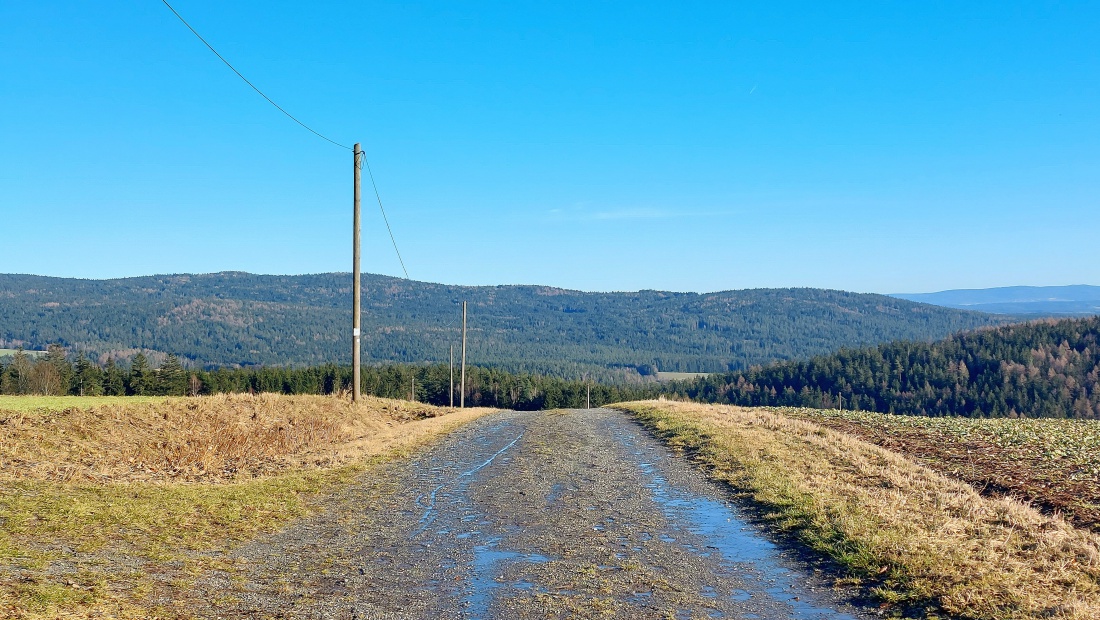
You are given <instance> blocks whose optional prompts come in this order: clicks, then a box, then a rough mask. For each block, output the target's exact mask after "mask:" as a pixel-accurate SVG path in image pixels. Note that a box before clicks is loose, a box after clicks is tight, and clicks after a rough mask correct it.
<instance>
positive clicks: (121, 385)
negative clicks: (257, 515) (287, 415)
mask: <svg viewBox="0 0 1100 620" xmlns="http://www.w3.org/2000/svg"><path fill="white" fill-rule="evenodd" d="M71 357H72V356H70V355H68V354H67V353H66V351H65V350H64V349H62V348H61V347H59V346H57V345H51V346H50V348H49V350H48V351H47V353H46V355H44V356H41V357H39V358H38V359H37V360H32V359H31V358H30V357H29V356H25V355H22V354H21V353H18V352H17V354H16V355H15V356H13V357H12V358H11V359H12V361H11V362H9V363H8V364H6V365H5V364H3V363H0V394H7V395H42V396H60V395H69V396H86V397H92V396H201V395H212V394H228V393H245V394H260V393H275V394H285V395H305V394H315V395H328V394H341V393H346V392H348V391H349V390H350V389H351V382H352V371H351V368H350V367H348V366H337V365H335V364H326V365H321V366H310V367H304V368H279V367H268V368H265V367H260V368H220V369H214V370H202V369H185V368H184V367H183V366H182V365H181V363H180V361H179V359H178V358H177V357H175V356H173V355H169V356H167V358H166V360H165V362H164V363H163V364H161V365H160V367H159V368H154V367H153V366H152V364H151V363H150V362H149V361H148V359H147V358H146V357H145V355H144V354H142V353H138V354H137V355H135V356H134V358H133V360H132V361H131V363H130V364H128V365H125V366H123V365H118V364H115V363H114V360H113V359H108V361H107V363H106V364H105V365H103V366H100V365H98V364H95V363H92V362H91V361H90V360H88V359H87V357H85V356H77V357H76V360H75V361H73V360H71ZM361 375H362V376H361V389H362V391H363V393H364V394H368V395H371V396H377V397H380V398H394V399H403V400H413V401H419V402H424V403H430V404H433V405H438V406H448V405H450V403H451V381H452V376H451V369H450V368H449V367H448V366H446V365H442V364H435V365H430V366H427V365H419V366H417V365H411V364H388V365H385V366H365V367H363V368H362V373H361ZM453 381H454V393H453V397H454V403H455V405H458V404H459V403H460V396H459V387H460V386H459V383H460V373H459V369H458V368H457V367H456V368H455V369H454V376H453ZM659 389H660V387H659V386H658V385H657V384H656V383H649V384H644V385H643V384H627V383H621V384H607V383H595V382H585V381H580V380H566V379H561V378H557V377H549V376H540V375H531V374H520V373H510V372H506V371H503V370H499V369H494V368H484V367H478V366H467V367H466V400H465V402H466V405H467V406H470V407H498V408H505V409H521V410H533V409H555V408H562V407H584V406H585V405H586V404H587V403H588V402H591V403H592V404H593V406H598V405H600V404H604V403H609V402H617V401H623V400H633V399H637V398H649V397H653V396H656V395H657V394H658V392H659ZM589 398H590V399H591V400H590V401H589Z"/></svg>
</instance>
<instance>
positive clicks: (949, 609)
mask: <svg viewBox="0 0 1100 620" xmlns="http://www.w3.org/2000/svg"><path fill="white" fill-rule="evenodd" d="M614 407H615V408H620V409H622V410H624V411H627V412H629V413H631V414H633V415H634V417H635V418H636V419H638V420H639V421H640V422H641V423H642V424H644V425H646V426H647V427H649V428H650V429H652V430H653V431H654V432H656V433H657V434H658V435H659V436H661V437H663V438H664V439H665V440H666V441H667V442H668V443H669V444H670V445H672V446H673V447H676V448H678V449H681V450H683V451H685V452H687V453H689V454H691V455H692V456H693V457H694V458H695V459H696V460H697V462H699V463H700V465H702V466H704V467H705V468H707V469H708V470H709V471H710V473H711V475H712V477H714V478H715V479H718V480H721V481H724V482H726V483H728V484H729V485H730V487H731V488H732V490H734V491H735V492H737V493H738V494H742V495H744V496H745V497H747V498H749V499H751V501H752V502H753V503H754V504H756V505H757V506H759V507H760V508H761V511H762V513H763V517H764V518H765V519H766V520H768V521H770V522H771V523H774V524H775V525H777V526H778V527H780V528H782V529H784V530H786V531H788V532H790V533H791V534H792V535H794V536H796V537H797V538H799V539H800V540H802V541H803V542H805V543H807V544H809V545H810V546H811V547H813V548H815V549H817V550H818V551H820V552H822V553H825V554H827V555H829V556H831V557H832V558H834V559H835V560H836V561H837V562H838V563H839V564H840V565H842V566H843V567H844V568H845V570H846V571H847V573H848V574H849V575H850V580H851V582H853V583H857V584H860V585H862V586H863V587H865V588H866V589H867V590H868V592H869V593H870V594H871V595H872V596H875V597H877V598H878V599H879V600H880V601H882V605H884V606H885V607H887V608H893V609H895V610H897V611H904V612H908V613H912V614H918V615H923V616H926V617H931V616H932V615H941V616H942V615H946V616H948V617H953V618H968V619H973V620H1014V619H1020V620H1022V619H1033V618H1034V619H1037V618H1067V619H1069V618H1072V619H1079V620H1092V619H1094V618H1098V617H1100V537H1098V536H1097V535H1095V534H1093V533H1091V532H1089V531H1087V530H1084V529H1077V528H1074V527H1072V526H1071V525H1070V524H1068V523H1067V522H1066V521H1065V520H1063V519H1062V518H1061V517H1059V516H1048V515H1044V514H1042V513H1040V512H1039V511H1038V510H1035V509H1034V508H1031V507H1029V506H1026V505H1024V504H1022V503H1020V502H1017V501H1015V500H1012V499H1010V498H986V497H982V496H981V495H979V494H978V492H977V491H976V490H975V489H974V488H973V487H971V486H969V485H967V484H965V483H963V482H960V481H958V480H954V479H952V478H950V477H947V476H945V475H943V474H940V473H938V472H935V471H933V470H932V469H930V468H928V467H925V466H923V465H921V464H920V463H918V462H917V461H914V460H910V459H909V458H907V457H904V456H902V455H899V454H897V453H894V452H891V451H888V450H885V449H883V448H881V447H878V446H875V445H872V444H870V443H868V442H865V441H862V440H860V439H857V438H855V437H853V436H851V435H848V434H845V433H841V432H838V431H836V430H833V429H830V428H827V427H825V426H822V425H819V424H815V423H812V422H809V421H806V420H799V419H795V418H794V417H791V416H787V415H783V414H781V413H778V412H776V411H766V410H762V409H745V408H740V407H731V406H713V405H712V406H708V405H697V404H691V403H677V402H665V401H647V402H639V403H626V404H621V405H615V406H614Z"/></svg>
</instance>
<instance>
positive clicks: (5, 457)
mask: <svg viewBox="0 0 1100 620" xmlns="http://www.w3.org/2000/svg"><path fill="white" fill-rule="evenodd" d="M2 405H3V403H0V406H2ZM448 412H451V410H447V409H442V408H438V407H432V406H430V405H423V404H420V403H409V402H405V401H395V400H385V399H379V398H366V399H365V400H364V401H363V402H362V403H361V404H359V405H353V404H352V403H351V402H350V401H348V400H346V399H340V398H333V397H325V396H281V395H276V394H261V395H258V396H249V395H240V394H237V395H219V396H207V397H198V398H170V399H167V398H166V399H159V400H156V401H153V402H149V401H145V402H137V403H128V402H125V401H121V402H117V403H110V404H96V405H94V406H91V407H88V408H76V407H66V408H65V409H61V410H56V409H54V410H51V409H37V410H32V411H5V410H2V409H0V481H4V480H7V481H14V480H52V481H59V482H79V481H84V482H123V481H129V482H134V481H163V482H184V481H187V482H228V481H234V480H242V479H249V478H254V477H258V476H264V475H272V474H275V473H277V472H279V471H283V470H286V469H288V468H301V467H333V466H338V465H341V464H345V463H349V462H353V461H355V460H357V459H360V458H362V457H363V456H365V455H369V454H374V453H377V452H379V451H380V450H383V449H386V448H388V447H390V444H394V443H395V442H396V443H400V441H401V440H402V439H403V438H405V437H406V436H407V433H405V432H404V431H403V430H401V427H402V426H403V425H404V424H406V423H408V422H411V421H415V420H424V419H428V418H435V417H439V416H441V415H443V414H445V413H448ZM471 412H473V413H474V414H477V413H481V412H484V410H472V409H471V410H466V414H465V415H469V414H470V413H471Z"/></svg>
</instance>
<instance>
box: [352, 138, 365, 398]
mask: <svg viewBox="0 0 1100 620" xmlns="http://www.w3.org/2000/svg"><path fill="white" fill-rule="evenodd" d="M352 152H353V153H354V160H353V162H354V166H353V169H354V172H353V173H352V175H353V176H354V178H355V190H354V198H353V202H354V207H355V215H354V216H353V217H352V220H353V224H352V228H353V229H354V230H353V232H352V246H351V247H352V249H351V262H352V267H351V271H352V276H351V277H352V283H351V296H352V310H351V339H352V347H351V400H352V401H353V402H358V401H359V398H360V397H361V394H360V393H359V335H360V333H361V332H360V327H361V325H360V323H359V319H360V316H359V296H360V293H361V291H360V290H359V176H360V172H361V168H360V165H359V162H360V161H362V157H363V151H362V150H360V148H359V143H358V142H356V143H355V149H354V150H353V151H352Z"/></svg>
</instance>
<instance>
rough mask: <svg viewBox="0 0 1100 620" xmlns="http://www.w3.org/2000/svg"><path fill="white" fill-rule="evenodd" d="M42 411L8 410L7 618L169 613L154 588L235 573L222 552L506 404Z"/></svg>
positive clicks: (2, 479)
mask: <svg viewBox="0 0 1100 620" xmlns="http://www.w3.org/2000/svg"><path fill="white" fill-rule="evenodd" d="M42 402H43V401H40V400H34V397H28V400H26V401H12V400H11V399H8V400H4V401H0V405H12V406H9V407H8V409H6V410H0V617H5V618H7V617H10V618H26V619H28V620H30V619H39V618H62V617H64V618H93V617H125V618H148V617H154V616H159V617H164V612H165V610H163V609H157V608H156V606H155V605H153V606H152V607H150V605H149V602H148V599H147V597H148V596H149V594H150V592H151V589H152V590H156V589H158V588H165V587H170V586H168V585H166V583H167V581H166V580H169V581H171V579H179V580H180V583H186V582H187V580H190V579H195V578H197V576H198V575H200V574H202V573H203V572H204V571H207V570H229V567H227V566H220V565H210V560H209V558H211V557H217V554H218V553H220V552H223V551H225V550H227V549H229V548H231V547H233V546H234V545H236V544H239V543H241V542H244V541H247V540H250V539H252V538H254V537H255V536H256V535H258V534H260V533H263V532H269V531H273V530H276V529H278V528H280V527H283V526H285V525H286V524H287V523H289V522H290V521H292V520H294V519H297V518H300V517H302V516H304V515H307V514H309V513H310V512H311V511H313V510H314V509H315V508H316V506H317V505H318V500H319V499H320V498H322V497H323V496H325V495H326V494H328V493H331V492H333V491H335V490H336V489H338V488H339V485H342V484H345V483H349V482H352V481H354V480H356V479H357V477H358V476H359V475H360V474H361V473H362V472H363V471H365V470H366V469H367V468H368V467H370V466H371V465H372V464H375V463H378V462H381V461H384V460H387V459H389V458H393V457H396V456H400V455H402V454H405V453H407V451H408V450H409V449H411V448H413V447H415V446H417V445H420V444H423V443H425V442H428V441H430V440H432V438H434V437H436V436H438V435H440V434H441V433H444V432H446V431H448V430H450V429H452V428H455V427H457V426H459V425H461V424H464V423H466V422H469V421H471V420H473V419H475V418H477V417H479V416H481V415H485V414H486V413H489V412H491V411H492V410H490V409H465V410H461V411H455V410H449V409H441V408H436V407H431V406H428V405H422V404H419V403H408V402H404V401H394V400H383V399H375V398H368V399H366V400H365V401H364V402H363V403H361V404H359V405H352V404H351V403H350V402H349V401H346V400H343V399H339V398H333V397H322V396H277V395H259V396H248V395H234V396H212V397H203V398H171V399H164V398H161V399H156V400H151V399H145V400H125V399H113V400H104V399H89V400H87V401H84V402H86V403H88V405H89V406H86V407H76V406H72V401H70V400H65V401H64V403H63V404H64V409H59V407H58V404H57V403H55V402H50V403H49V404H47V405H45V406H42V407H39V406H37V405H38V404H41V403H42ZM211 554H213V555H211ZM203 558H206V559H203ZM169 566H174V567H175V568H169ZM173 575H175V577H173ZM169 578H171V579H169ZM172 587H174V586H172ZM173 617H174V616H173Z"/></svg>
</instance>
